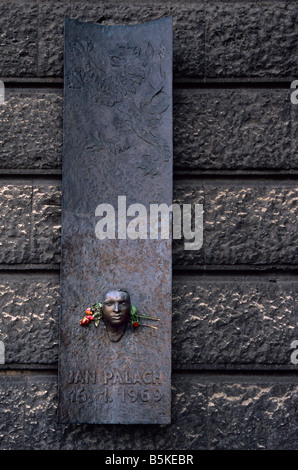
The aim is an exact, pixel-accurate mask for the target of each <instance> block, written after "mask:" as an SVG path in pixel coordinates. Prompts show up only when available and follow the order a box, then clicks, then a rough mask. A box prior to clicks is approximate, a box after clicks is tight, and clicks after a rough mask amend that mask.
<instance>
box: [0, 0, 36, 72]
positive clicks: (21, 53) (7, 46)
mask: <svg viewBox="0 0 298 470" xmlns="http://www.w3.org/2000/svg"><path fill="white" fill-rule="evenodd" d="M0 31H1V63H0V76H1V77H34V76H36V75H37V66H38V62H37V50H38V5H34V4H31V5H30V4H26V5H22V4H20V3H16V2H15V3H14V2H1V3H0Z"/></svg>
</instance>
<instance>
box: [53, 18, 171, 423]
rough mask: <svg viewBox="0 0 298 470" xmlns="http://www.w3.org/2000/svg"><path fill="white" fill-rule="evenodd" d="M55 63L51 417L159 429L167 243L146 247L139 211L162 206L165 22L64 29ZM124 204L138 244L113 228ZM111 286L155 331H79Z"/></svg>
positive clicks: (167, 170) (167, 98) (164, 412)
mask: <svg viewBox="0 0 298 470" xmlns="http://www.w3.org/2000/svg"><path fill="white" fill-rule="evenodd" d="M64 60H65V79H64V80H65V83H64V142H63V200H62V208H63V212H62V214H63V216H62V268H61V296H62V307H61V317H60V356H59V418H60V421H62V422H67V423H126V424H128V423H159V424H167V423H169V422H170V402H171V393H170V390H171V308H172V307H171V303H172V300H171V279H172V260H171V236H170V237H169V238H166V239H161V238H160V236H159V239H151V238H150V233H149V227H150V222H149V212H150V205H151V204H167V205H168V206H170V205H171V203H172V19H171V18H164V19H161V20H158V21H154V22H152V23H147V24H143V25H134V26H103V25H97V24H87V23H82V22H79V21H75V20H70V19H66V20H65V57H64ZM119 196H122V198H120V199H118V197H119ZM124 196H125V197H126V200H125V198H124ZM119 201H120V203H121V204H122V206H119V207H118V202H119ZM124 203H126V207H128V206H130V205H131V204H135V203H136V204H142V205H143V206H144V207H145V208H146V210H147V211H148V219H147V220H148V223H147V225H148V233H147V237H143V238H142V239H141V238H137V239H131V238H129V237H128V236H127V234H126V232H125V230H124V229H123V227H124V228H126V226H125V225H124V226H123V219H121V218H119V226H118V224H117V216H118V215H119V214H120V212H121V214H122V213H123V210H125V208H124V207H123V204H124ZM101 204H110V205H111V206H112V207H113V208H115V216H116V232H115V233H116V237H115V238H114V239H113V238H111V239H108V238H106V239H102V240H100V239H98V238H97V236H96V235H95V228H96V226H97V223H98V221H99V220H101V219H100V218H99V217H98V216H96V215H95V210H96V208H97V206H99V205H101ZM137 214H138V213H135V216H136V215H137ZM132 220H133V219H132V217H131V216H127V221H126V222H127V223H128V222H130V221H132ZM120 225H121V227H120ZM123 230H124V232H123ZM136 230H137V229H136ZM118 288H122V289H124V290H126V291H127V292H128V293H129V295H130V302H131V304H132V305H134V306H135V307H136V309H137V311H138V313H140V314H142V315H145V316H150V317H154V318H158V319H159V320H160V321H158V322H157V321H156V322H152V321H151V320H148V319H144V320H142V321H141V322H140V323H143V324H146V325H147V326H139V327H138V328H133V327H132V325H131V324H130V322H129V321H128V322H127V325H126V328H125V331H124V333H123V335H122V334H121V335H119V336H120V339H119V338H118V337H117V339H116V340H113V338H112V337H111V336H109V334H108V330H107V326H106V324H105V322H104V321H103V319H102V320H100V322H99V325H98V326H97V327H96V326H95V324H94V321H91V322H90V324H88V325H87V326H81V325H80V320H81V319H82V316H83V315H84V312H85V309H86V308H87V307H90V306H91V305H92V304H94V303H95V302H100V303H102V302H103V301H104V299H105V297H104V296H105V293H106V292H107V291H109V290H110V292H113V293H114V292H115V290H116V289H118ZM109 295H111V294H109ZM113 295H114V294H113ZM119 299H120V298H119ZM119 299H118V298H113V301H114V303H117V302H118V300H119ZM106 300H107V299H106ZM108 300H109V299H108ZM116 301H117V302H116ZM117 315H118V314H117V313H116V314H115V316H116V317H115V318H116V323H117V319H118V320H119V318H120V316H118V317H117ZM126 318H127V317H126ZM150 326H155V327H158V328H157V329H154V328H151V327H150ZM111 338H112V339H111Z"/></svg>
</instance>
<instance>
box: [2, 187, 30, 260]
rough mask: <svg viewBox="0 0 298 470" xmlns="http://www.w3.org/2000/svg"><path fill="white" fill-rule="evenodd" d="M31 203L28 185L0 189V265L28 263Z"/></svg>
mask: <svg viewBox="0 0 298 470" xmlns="http://www.w3.org/2000/svg"><path fill="white" fill-rule="evenodd" d="M31 202H32V188H31V186H30V185H20V186H16V185H12V184H7V185H5V186H2V187H0V209H1V215H2V224H1V229H0V263H5V264H10V263H28V262H29V260H30V230H31Z"/></svg>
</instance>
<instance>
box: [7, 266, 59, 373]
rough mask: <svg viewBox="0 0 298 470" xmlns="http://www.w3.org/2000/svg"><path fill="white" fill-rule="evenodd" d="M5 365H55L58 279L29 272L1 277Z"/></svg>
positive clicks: (56, 355) (56, 356) (56, 353)
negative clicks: (17, 275) (5, 277)
mask: <svg viewBox="0 0 298 470" xmlns="http://www.w3.org/2000/svg"><path fill="white" fill-rule="evenodd" d="M0 289H1V313H2V315H1V318H0V340H1V341H3V343H4V345H5V364H11V363H12V364H57V361H58V315H59V306H60V295H59V294H60V293H59V289H60V288H59V281H58V280H57V279H56V280H51V279H47V278H43V277H42V276H34V275H33V276H32V275H29V274H28V276H27V277H26V278H25V279H24V278H19V277H17V279H15V278H10V279H8V280H0Z"/></svg>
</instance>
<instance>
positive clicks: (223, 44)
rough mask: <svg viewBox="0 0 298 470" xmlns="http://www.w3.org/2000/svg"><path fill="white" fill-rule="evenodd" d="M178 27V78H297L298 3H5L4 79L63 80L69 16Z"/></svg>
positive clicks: (0, 7) (1, 11) (0, 11)
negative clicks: (163, 21)
mask: <svg viewBox="0 0 298 470" xmlns="http://www.w3.org/2000/svg"><path fill="white" fill-rule="evenodd" d="M170 15H172V16H173V21H174V75H175V76H176V77H177V78H178V77H180V78H185V77H192V78H203V77H206V78H207V77H208V78H217V79H222V78H248V77H249V78H260V79H263V78H264V77H266V78H273V79H282V78H283V79H284V78H287V79H289V78H292V79H294V75H295V73H296V58H297V52H298V51H297V47H298V46H297V31H296V17H297V4H295V2H284V1H276V2H265V1H263V2H256V1H251V2H247V3H245V2H242V1H239V2H237V1H236V2H229V1H224V2H221V1H215V0H213V1H208V2H204V1H203V0H201V1H198V2H192V1H186V2H183V3H182V4H181V3H174V2H170V1H168V2H154V3H153V2H149V1H148V2H143V1H140V2H126V3H117V2H110V3H106V2H102V3H95V2H94V3H93V2H90V3H88V8H86V4H85V3H83V2H38V3H37V2H32V3H28V4H27V3H24V4H19V3H14V2H1V4H0V19H1V20H0V21H1V23H0V28H1V30H4V31H5V33H4V35H3V37H2V44H3V46H2V47H3V58H2V61H1V67H0V76H2V77H13V76H17V77H62V75H63V18H64V16H69V17H71V18H73V19H80V20H82V21H90V22H94V23H100V24H133V23H140V22H147V21H152V20H154V19H158V18H162V17H164V16H170Z"/></svg>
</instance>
